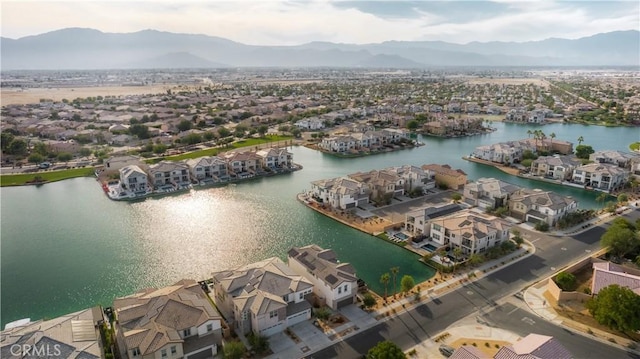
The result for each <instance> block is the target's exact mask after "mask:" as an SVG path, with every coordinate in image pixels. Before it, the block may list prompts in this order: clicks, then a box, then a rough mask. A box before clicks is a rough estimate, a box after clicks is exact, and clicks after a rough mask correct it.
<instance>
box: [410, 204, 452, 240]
mask: <svg viewBox="0 0 640 359" xmlns="http://www.w3.org/2000/svg"><path fill="white" fill-rule="evenodd" d="M461 209H462V207H460V205H458V204H456V203H447V204H443V205H439V206H428V207H424V208H420V209H416V210H413V211H411V212H408V213H407V214H406V216H405V220H404V229H405V231H407V232H408V233H411V234H412V235H413V236H414V237H419V236H422V235H424V236H428V235H429V234H430V233H431V220H433V219H436V218H440V217H443V216H447V215H449V214H451V213H454V212H457V211H459V210H461Z"/></svg>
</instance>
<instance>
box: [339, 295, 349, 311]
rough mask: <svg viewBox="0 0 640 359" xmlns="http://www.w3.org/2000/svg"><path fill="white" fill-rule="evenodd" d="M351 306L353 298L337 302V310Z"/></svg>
mask: <svg viewBox="0 0 640 359" xmlns="http://www.w3.org/2000/svg"><path fill="white" fill-rule="evenodd" d="M351 304H353V297H349V298H345V299H343V300H341V301H339V302H338V309H340V308H342V307H346V306H347V305H351Z"/></svg>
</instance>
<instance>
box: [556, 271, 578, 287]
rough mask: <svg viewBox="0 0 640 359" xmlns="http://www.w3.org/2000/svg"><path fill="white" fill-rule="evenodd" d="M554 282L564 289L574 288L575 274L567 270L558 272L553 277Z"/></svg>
mask: <svg viewBox="0 0 640 359" xmlns="http://www.w3.org/2000/svg"><path fill="white" fill-rule="evenodd" d="M555 282H556V284H557V285H558V287H560V289H562V290H564V291H572V290H575V289H576V276H574V275H573V274H571V273H567V272H560V273H558V275H557V276H556V278H555Z"/></svg>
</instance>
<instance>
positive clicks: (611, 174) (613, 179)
mask: <svg viewBox="0 0 640 359" xmlns="http://www.w3.org/2000/svg"><path fill="white" fill-rule="evenodd" d="M628 178H629V171H628V170H626V169H624V168H621V167H618V166H617V165H614V164H606V163H590V164H587V165H584V166H579V167H576V169H575V170H573V182H574V183H577V184H581V185H585V186H587V187H592V188H594V189H599V190H602V191H608V192H611V191H612V190H615V189H618V188H621V187H622V186H624V184H625V183H626V182H627V180H628Z"/></svg>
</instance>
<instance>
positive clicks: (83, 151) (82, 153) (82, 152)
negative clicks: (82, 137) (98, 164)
mask: <svg viewBox="0 0 640 359" xmlns="http://www.w3.org/2000/svg"><path fill="white" fill-rule="evenodd" d="M78 153H79V154H80V156H82V157H87V156H91V149H89V148H86V147H82V148H81V149H80V151H78Z"/></svg>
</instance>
